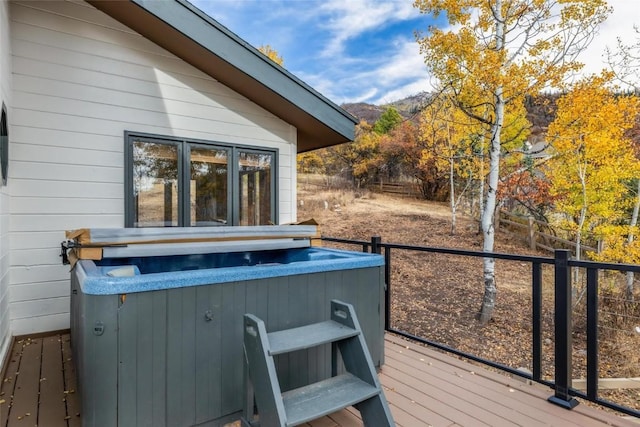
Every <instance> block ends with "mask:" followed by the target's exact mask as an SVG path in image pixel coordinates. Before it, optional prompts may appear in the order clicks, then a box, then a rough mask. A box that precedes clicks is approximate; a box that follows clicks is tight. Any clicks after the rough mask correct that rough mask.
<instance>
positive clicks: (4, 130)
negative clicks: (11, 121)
mask: <svg viewBox="0 0 640 427" xmlns="http://www.w3.org/2000/svg"><path fill="white" fill-rule="evenodd" d="M8 167H9V126H8V124H7V107H6V106H5V105H4V102H3V103H2V117H0V178H1V179H2V181H1V183H2V184H1V185H7V173H8Z"/></svg>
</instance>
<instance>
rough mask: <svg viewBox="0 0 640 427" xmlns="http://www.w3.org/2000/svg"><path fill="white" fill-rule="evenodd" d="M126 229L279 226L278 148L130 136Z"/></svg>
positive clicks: (127, 148) (127, 144)
mask: <svg viewBox="0 0 640 427" xmlns="http://www.w3.org/2000/svg"><path fill="white" fill-rule="evenodd" d="M125 141H126V147H125V153H126V176H125V189H126V191H125V197H126V201H125V218H126V226H127V227H177V226H180V227H194V226H215V225H265V224H273V223H275V222H276V220H275V218H276V205H277V204H276V191H275V188H276V176H275V173H274V171H275V170H276V158H277V150H265V149H258V148H252V147H246V146H241V145H230V144H222V143H217V142H208V141H196V140H184V139H171V138H165V137H156V136H150V135H144V134H133V133H127V134H126V135H125Z"/></svg>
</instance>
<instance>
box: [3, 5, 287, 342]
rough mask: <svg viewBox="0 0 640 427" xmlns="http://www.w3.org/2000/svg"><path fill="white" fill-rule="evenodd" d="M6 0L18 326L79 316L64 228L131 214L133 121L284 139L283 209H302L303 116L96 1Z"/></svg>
mask: <svg viewBox="0 0 640 427" xmlns="http://www.w3.org/2000/svg"><path fill="white" fill-rule="evenodd" d="M2 4H3V10H5V11H6V10H7V8H9V10H10V19H11V50H12V57H11V58H10V59H11V61H12V70H13V83H12V84H13V88H14V91H13V94H14V96H13V105H12V107H13V108H12V120H11V123H12V129H11V132H12V134H11V150H10V151H11V167H10V178H11V196H12V198H11V206H10V207H9V206H8V203H7V204H6V205H5V204H4V203H3V204H2V205H0V209H2V210H3V211H2V212H3V213H4V214H8V213H10V214H11V222H10V229H8V230H7V231H6V232H8V233H9V235H8V237H9V238H8V239H5V238H4V236H3V241H6V240H8V241H9V242H10V243H9V244H10V245H11V251H12V256H11V263H10V273H11V274H10V280H9V286H10V288H11V292H9V294H10V295H11V296H10V299H9V298H8V296H7V295H4V296H3V295H2V294H0V303H2V302H3V301H4V304H8V305H9V306H10V307H11V325H12V327H11V328H12V331H13V334H14V335H19V334H27V333H33V332H41V331H46V330H53V329H60V328H65V327H68V326H69V325H68V320H66V321H65V320H64V319H65V316H67V318H68V308H65V306H67V307H68V294H69V290H68V275H69V272H68V267H65V266H62V265H60V259H59V257H58V254H59V245H60V242H61V241H62V240H63V239H64V230H68V229H75V228H80V227H122V226H123V225H124V170H123V167H124V153H123V148H124V140H123V138H124V132H125V131H135V132H146V133H152V134H160V135H169V136H177V137H185V138H194V139H202V140H207V141H219V142H229V143H236V144H246V145H252V146H263V147H270V148H277V149H278V150H279V154H280V156H279V158H278V166H279V170H278V175H279V181H280V182H279V194H278V198H279V205H278V212H279V220H280V222H282V223H284V222H291V221H293V220H295V185H294V181H293V180H294V179H295V154H296V129H295V128H293V127H292V126H291V125H289V124H288V123H286V122H284V121H282V120H280V119H279V118H277V117H275V116H273V115H272V114H271V113H269V112H268V111H266V110H264V109H262V108H261V107H258V106H257V105H255V104H253V103H252V102H250V101H249V100H247V99H246V98H244V97H243V96H240V95H238V94H237V93H235V92H234V91H232V90H231V89H229V88H228V87H226V86H224V85H222V84H220V83H218V82H217V81H215V80H213V79H212V78H210V77H209V76H207V75H205V74H204V73H202V72H200V71H199V70H197V69H195V68H193V67H191V66H190V65H188V64H186V63H184V62H183V61H182V60H180V59H178V58H176V57H175V56H173V55H172V54H170V53H168V52H167V51H165V50H164V49H162V48H160V47H159V46H157V45H155V44H153V43H151V42H150V41H148V40H147V39H145V38H144V37H142V36H140V35H139V34H137V33H135V32H133V31H132V30H130V29H129V28H127V27H125V26H123V25H122V24H120V23H119V22H117V21H115V20H113V19H112V18H110V17H108V16H107V15H105V14H103V13H102V12H99V11H97V10H96V9H94V8H93V7H92V6H90V5H88V4H86V3H84V2H81V1H67V2H49V1H42V2H37V1H16V2H12V3H11V4H10V6H8V5H7V4H6V2H3V3H2ZM3 40H7V38H3ZM2 51H3V52H6V51H7V50H5V49H3V50H2ZM2 230H3V232H5V231H4V230H5V229H4V228H3V229H2ZM1 307H2V306H0V308H1ZM5 312H6V310H2V313H5ZM0 331H1V329H0ZM0 338H1V335H0Z"/></svg>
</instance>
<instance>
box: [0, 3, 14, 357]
mask: <svg viewBox="0 0 640 427" xmlns="http://www.w3.org/2000/svg"><path fill="white" fill-rule="evenodd" d="M10 97H11V46H10V44H9V4H8V3H7V2H5V1H3V2H0V106H1V105H2V103H4V104H5V106H6V108H7V115H8V116H7V118H8V119H9V135H10V136H13V133H12V130H13V129H11V121H10V120H11V118H12V114H11V113H12V112H11V99H10ZM10 166H11V165H10ZM9 202H10V197H9V187H8V186H2V184H1V183H0V369H2V363H3V362H4V359H5V355H6V354H7V352H8V351H9V343H10V341H11V331H10V316H9V264H10V260H9V248H10V246H9V208H10V203H9Z"/></svg>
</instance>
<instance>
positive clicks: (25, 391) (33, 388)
mask: <svg viewBox="0 0 640 427" xmlns="http://www.w3.org/2000/svg"><path fill="white" fill-rule="evenodd" d="M18 344H19V345H21V346H22V351H21V353H20V367H19V371H17V372H16V374H15V375H16V376H15V382H16V384H15V389H14V391H13V399H12V401H11V410H10V411H9V417H8V420H7V421H8V422H7V427H18V426H21V425H25V424H26V422H27V421H30V420H33V424H34V425H35V424H36V423H37V419H38V397H39V393H40V366H41V364H40V361H41V360H42V338H34V339H31V338H25V339H23V340H20V341H19V342H18ZM23 420H24V421H25V422H24V423H22V422H21V421H23ZM29 424H31V423H29Z"/></svg>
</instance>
